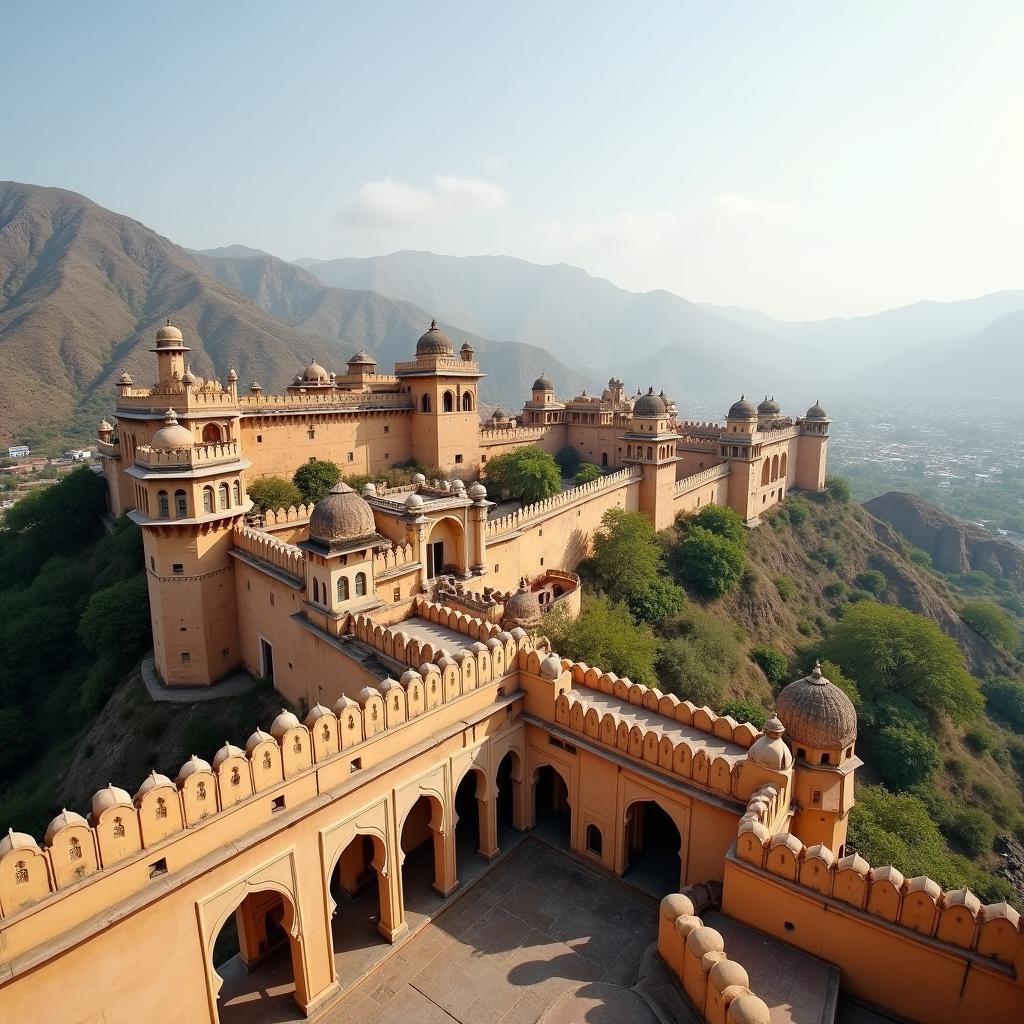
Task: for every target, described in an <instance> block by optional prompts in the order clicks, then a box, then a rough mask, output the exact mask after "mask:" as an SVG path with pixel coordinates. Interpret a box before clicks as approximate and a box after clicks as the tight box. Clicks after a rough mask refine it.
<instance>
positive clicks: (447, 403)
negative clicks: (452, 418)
mask: <svg viewBox="0 0 1024 1024" xmlns="http://www.w3.org/2000/svg"><path fill="white" fill-rule="evenodd" d="M454 409H455V396H454V395H453V394H452V393H451V392H450V391H446V392H445V393H444V411H445V412H453V411H454Z"/></svg>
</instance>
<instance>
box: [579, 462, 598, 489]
mask: <svg viewBox="0 0 1024 1024" xmlns="http://www.w3.org/2000/svg"><path fill="white" fill-rule="evenodd" d="M600 478H601V469H600V467H599V466H595V465H594V464H593V463H592V462H582V463H580V468H579V469H578V470H577V471H576V476H575V481H576V486H577V487H579V486H580V485H581V484H589V483H590V481H591V480H599V479H600Z"/></svg>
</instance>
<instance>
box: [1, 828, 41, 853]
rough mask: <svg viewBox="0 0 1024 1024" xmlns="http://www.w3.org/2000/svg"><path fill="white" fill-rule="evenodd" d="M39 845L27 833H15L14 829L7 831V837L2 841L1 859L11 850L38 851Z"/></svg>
mask: <svg viewBox="0 0 1024 1024" xmlns="http://www.w3.org/2000/svg"><path fill="white" fill-rule="evenodd" d="M38 849H39V844H38V843H37V842H36V841H35V839H33V838H32V836H30V835H29V834H28V833H27V832H15V831H14V829H13V828H9V829H8V830H7V835H5V836H4V837H3V839H0V857H2V856H3V855H4V854H5V853H10V852H11V850H38Z"/></svg>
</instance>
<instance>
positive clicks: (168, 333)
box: [156, 320, 182, 348]
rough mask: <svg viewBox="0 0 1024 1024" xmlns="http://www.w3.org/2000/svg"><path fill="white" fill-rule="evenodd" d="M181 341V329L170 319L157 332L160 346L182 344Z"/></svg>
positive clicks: (157, 341) (158, 345) (157, 342)
mask: <svg viewBox="0 0 1024 1024" xmlns="http://www.w3.org/2000/svg"><path fill="white" fill-rule="evenodd" d="M181 342H182V336H181V331H179V330H178V328H177V327H175V326H174V325H173V324H172V323H171V321H170V320H168V321H167V323H165V324H164V325H163V327H161V328H160V329H159V330H158V331H157V332H156V344H157V347H158V348H165V347H168V346H171V345H180V344H181Z"/></svg>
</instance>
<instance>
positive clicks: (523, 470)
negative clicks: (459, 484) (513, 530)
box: [484, 445, 562, 505]
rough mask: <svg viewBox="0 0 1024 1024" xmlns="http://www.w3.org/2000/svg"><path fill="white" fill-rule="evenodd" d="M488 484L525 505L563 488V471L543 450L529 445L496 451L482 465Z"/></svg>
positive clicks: (556, 492)
mask: <svg viewBox="0 0 1024 1024" xmlns="http://www.w3.org/2000/svg"><path fill="white" fill-rule="evenodd" d="M484 473H485V481H486V484H487V486H488V488H493V489H494V491H495V492H496V494H498V495H508V496H509V497H511V498H513V499H515V500H516V501H520V502H522V503H523V504H524V505H532V504H534V503H535V502H538V501H543V500H544V499H545V498H550V497H551V496H552V495H553V494H558V493H559V492H560V491H561V489H562V471H561V470H560V469H559V467H558V463H557V462H555V460H554V458H553V457H552V456H551V455H549V454H548V453H547V452H546V451H543V450H542V449H540V448H535V447H533V446H532V445H531V446H528V447H526V448H517V449H516V450H515V451H511V452H505V454H504V455H496V456H495V457H494V458H493V459H491V460H489V461H488V463H487V465H486V466H485V467H484Z"/></svg>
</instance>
